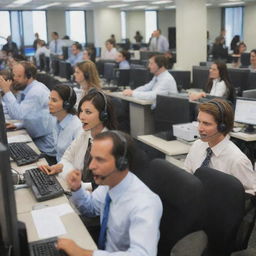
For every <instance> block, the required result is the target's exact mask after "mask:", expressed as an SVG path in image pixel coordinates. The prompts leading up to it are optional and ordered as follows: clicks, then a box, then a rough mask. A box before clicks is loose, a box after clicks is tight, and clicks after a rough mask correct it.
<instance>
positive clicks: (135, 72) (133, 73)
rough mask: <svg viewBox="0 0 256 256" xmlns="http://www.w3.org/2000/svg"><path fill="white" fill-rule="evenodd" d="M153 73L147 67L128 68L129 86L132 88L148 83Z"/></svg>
mask: <svg viewBox="0 0 256 256" xmlns="http://www.w3.org/2000/svg"><path fill="white" fill-rule="evenodd" d="M152 77H153V75H152V74H151V73H150V72H149V70H148V69H147V68H131V70H130V87H131V89H132V90H134V89H136V88H137V87H139V86H142V85H144V84H146V83H148V82H149V81H150V80H151V79H152Z"/></svg>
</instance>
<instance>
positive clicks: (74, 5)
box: [69, 2, 89, 7]
mask: <svg viewBox="0 0 256 256" xmlns="http://www.w3.org/2000/svg"><path fill="white" fill-rule="evenodd" d="M87 4H89V3H86V2H85V3H73V4H70V5H69V7H81V6H84V5H87Z"/></svg>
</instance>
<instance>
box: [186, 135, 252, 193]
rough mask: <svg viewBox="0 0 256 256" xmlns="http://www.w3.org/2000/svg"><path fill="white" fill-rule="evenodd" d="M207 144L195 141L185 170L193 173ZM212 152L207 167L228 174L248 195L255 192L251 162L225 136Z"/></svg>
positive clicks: (203, 154) (202, 159) (201, 158)
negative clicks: (236, 180)
mask: <svg viewBox="0 0 256 256" xmlns="http://www.w3.org/2000/svg"><path fill="white" fill-rule="evenodd" d="M208 147H209V145H208V143H207V142H203V141H202V140H197V141H195V142H194V144H193V145H192V147H191V149H190V151H189V153H188V155H187V158H186V160H185V169H186V170H187V171H188V172H191V173H194V172H195V171H196V170H197V168H199V167H200V166H201V164H202V162H203V161H204V159H205V157H206V149H207V148H208ZM211 149H212V151H213V154H212V157H211V160H210V163H209V167H211V168H214V169H216V170H218V171H221V172H224V173H227V174H230V175H232V176H234V177H236V178H237V179H239V180H240V182H241V183H242V184H243V186H244V189H245V191H246V192H247V193H249V194H254V193H255V191H256V172H255V171H254V170H253V167H252V163H251V161H250V160H249V159H248V158H247V156H246V155H245V154H244V153H243V152H242V151H241V150H240V149H239V148H238V147H237V146H236V145H235V144H234V143H233V142H232V141H230V140H229V136H228V135H227V136H226V137H225V138H224V139H223V140H222V141H221V142H219V143H218V144H217V145H215V146H214V147H212V148H211Z"/></svg>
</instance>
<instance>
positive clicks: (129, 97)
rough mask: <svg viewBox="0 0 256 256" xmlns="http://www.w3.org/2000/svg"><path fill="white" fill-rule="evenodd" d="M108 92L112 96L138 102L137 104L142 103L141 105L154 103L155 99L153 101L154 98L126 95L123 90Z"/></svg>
mask: <svg viewBox="0 0 256 256" xmlns="http://www.w3.org/2000/svg"><path fill="white" fill-rule="evenodd" d="M106 94H107V95H109V96H111V97H116V98H120V99H122V100H126V101H129V102H133V103H137V104H140V105H152V104H153V103H154V101H152V100H140V99H136V98H134V97H131V96H124V95H123V94H122V92H106Z"/></svg>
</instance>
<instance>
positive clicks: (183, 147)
mask: <svg viewBox="0 0 256 256" xmlns="http://www.w3.org/2000/svg"><path fill="white" fill-rule="evenodd" d="M137 139H138V140H139V141H141V142H143V143H145V144H147V145H149V146H151V147H153V148H155V149H157V150H159V151H161V152H163V153H164V154H165V159H166V160H167V161H169V162H171V163H173V164H175V165H177V166H179V167H180V168H184V162H183V161H182V160H179V159H178V158H176V157H175V156H179V155H184V154H187V153H188V152H189V149H190V146H191V144H186V143H184V142H181V141H178V140H171V141H166V140H163V139H161V138H158V137H156V136H154V135H142V136H138V137H137Z"/></svg>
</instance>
